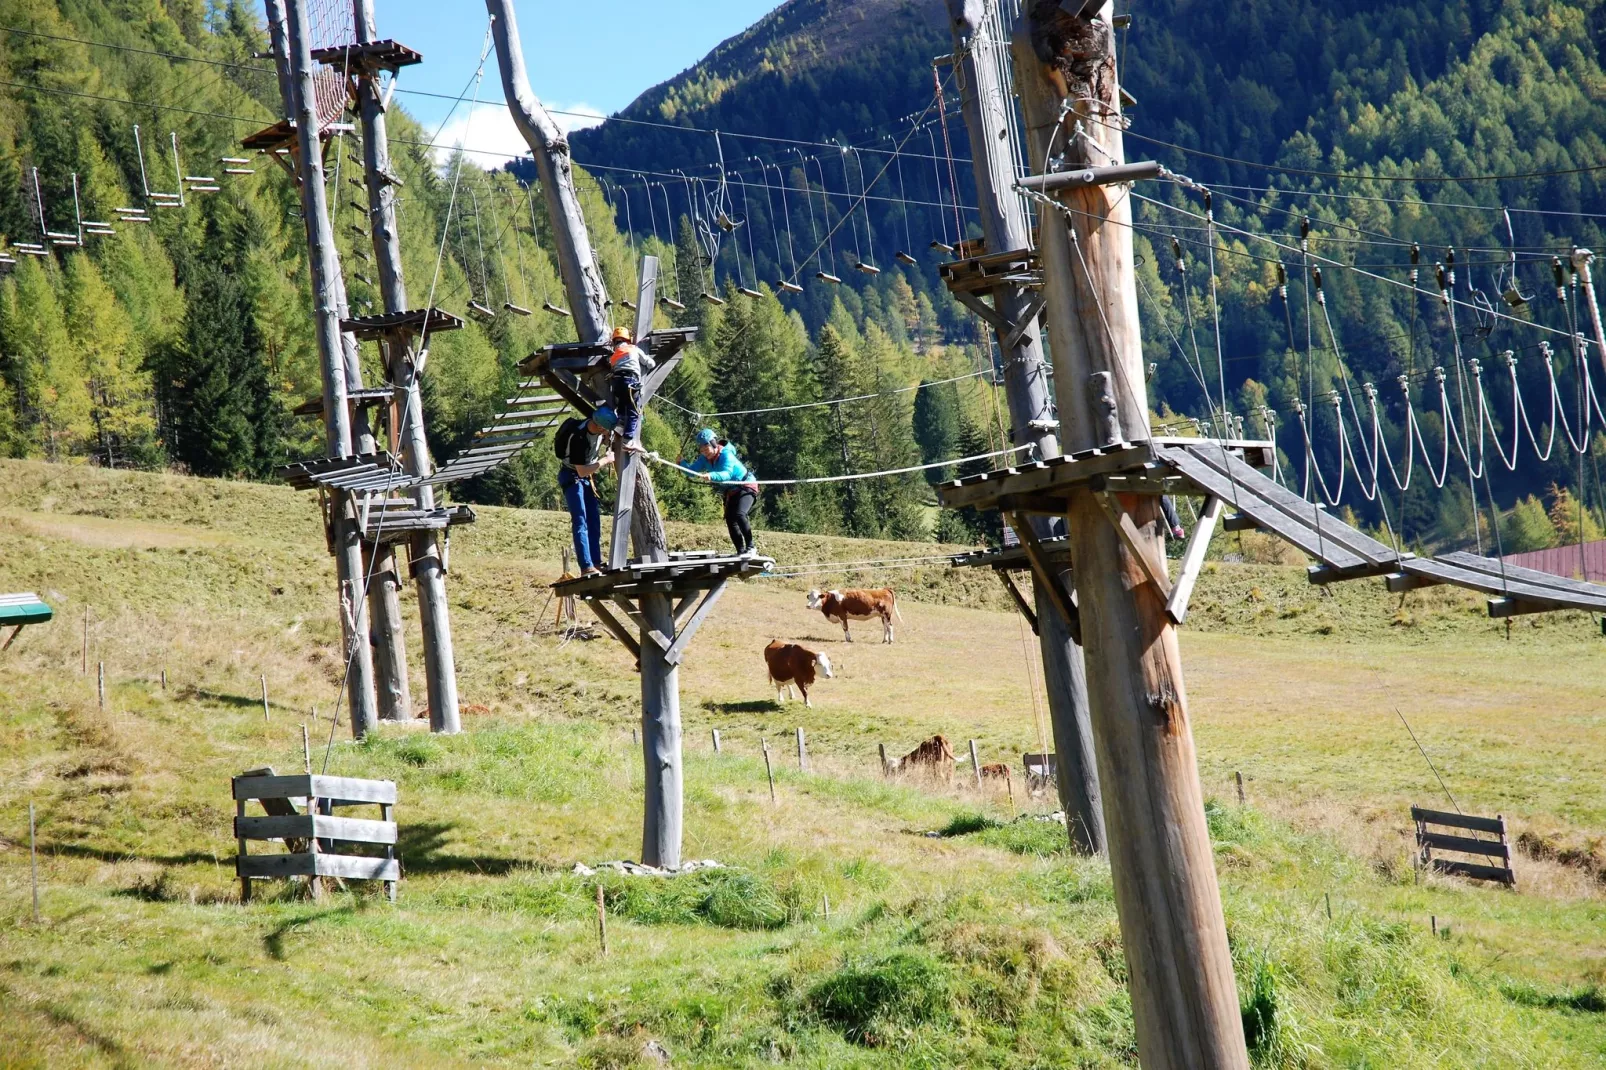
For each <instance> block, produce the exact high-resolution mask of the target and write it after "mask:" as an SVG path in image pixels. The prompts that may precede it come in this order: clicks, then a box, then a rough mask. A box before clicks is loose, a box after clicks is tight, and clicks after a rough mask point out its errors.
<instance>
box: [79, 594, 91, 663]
mask: <svg viewBox="0 0 1606 1070" xmlns="http://www.w3.org/2000/svg"><path fill="white" fill-rule="evenodd" d="M78 671H79V672H81V673H83V674H84V675H85V676H88V675H89V607H88V606H85V607H84V653H83V659H82V660H81V661H80V662H79V665H78Z"/></svg>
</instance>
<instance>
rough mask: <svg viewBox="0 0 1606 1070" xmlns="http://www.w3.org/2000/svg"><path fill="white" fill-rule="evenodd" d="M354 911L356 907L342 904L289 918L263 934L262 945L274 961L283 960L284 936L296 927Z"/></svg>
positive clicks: (302, 926) (304, 926) (300, 927)
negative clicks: (331, 908) (266, 933)
mask: <svg viewBox="0 0 1606 1070" xmlns="http://www.w3.org/2000/svg"><path fill="white" fill-rule="evenodd" d="M355 911H356V907H353V906H343V907H336V908H335V909H333V910H324V911H320V912H319V913H317V914H304V915H302V916H301V917H299V918H291V919H290V920H289V921H287V922H284V923H283V924H281V925H280V926H279V927H278V928H277V929H274V930H273V931H272V932H271V933H269V934H268V935H266V936H264V937H263V938H262V946H263V947H265V948H267V951H268V955H269V956H270V957H271V958H272V959H273V960H274V961H275V962H283V961H284V960H285V955H284V938H285V937H286V936H289V935H290V934H291V933H293V932H295V931H296V930H297V929H304V928H306V927H307V926H308V925H311V924H312V923H313V922H315V921H322V920H323V919H325V918H331V917H334V916H335V915H337V914H351V913H354V912H355Z"/></svg>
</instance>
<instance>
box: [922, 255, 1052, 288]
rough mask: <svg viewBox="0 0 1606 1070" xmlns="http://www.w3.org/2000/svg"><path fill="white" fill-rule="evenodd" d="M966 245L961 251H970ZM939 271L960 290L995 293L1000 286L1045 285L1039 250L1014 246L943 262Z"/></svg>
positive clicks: (946, 281) (943, 277) (944, 281)
mask: <svg viewBox="0 0 1606 1070" xmlns="http://www.w3.org/2000/svg"><path fill="white" fill-rule="evenodd" d="M968 251H969V249H967V248H966V247H965V246H964V245H963V244H961V245H960V246H959V247H958V252H960V253H961V254H963V253H965V252H968ZM937 273H938V274H939V275H941V276H942V281H943V283H944V284H945V285H946V286H947V287H948V289H950V290H952V291H954V293H955V294H959V293H992V292H993V291H994V290H996V289H998V288H999V287H1009V286H1025V287H1032V288H1035V287H1039V286H1041V285H1042V284H1043V262H1042V260H1041V259H1040V258H1039V257H1038V255H1037V251H1036V250H1035V249H1014V250H1010V251H1008V252H1002V253H985V252H984V253H981V254H980V255H978V256H971V257H967V258H965V259H962V260H955V261H953V262H951V263H947V264H940V265H938V267H937Z"/></svg>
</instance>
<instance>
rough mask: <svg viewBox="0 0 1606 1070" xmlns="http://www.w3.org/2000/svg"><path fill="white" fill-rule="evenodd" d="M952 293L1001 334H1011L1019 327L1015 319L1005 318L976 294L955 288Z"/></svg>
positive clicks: (957, 299)
mask: <svg viewBox="0 0 1606 1070" xmlns="http://www.w3.org/2000/svg"><path fill="white" fill-rule="evenodd" d="M952 293H953V295H954V299H955V300H956V301H958V302H959V303H960V304H962V305H964V306H965V307H966V308H968V309H970V310H971V311H972V312H974V313H975V314H976V315H978V316H980V317H981V318H982V319H983V320H984V321H986V323H987V325H988V326H989V327H991V328H992V329H993V330H995V331H997V332H999V333H1000V334H1004V335H1009V334H1012V333H1014V331H1015V330H1016V329H1017V325H1016V323H1015V322H1014V321H1013V320H1009V319H1005V318H1004V317H1003V316H1002V315H1000V314H999V313H998V312H997V311H996V310H994V309H993V308H992V307H991V306H990V305H988V304H987V302H985V301H983V300H982V299H981V298H979V297H977V296H976V295H975V294H973V293H967V292H966V291H964V290H954V291H952Z"/></svg>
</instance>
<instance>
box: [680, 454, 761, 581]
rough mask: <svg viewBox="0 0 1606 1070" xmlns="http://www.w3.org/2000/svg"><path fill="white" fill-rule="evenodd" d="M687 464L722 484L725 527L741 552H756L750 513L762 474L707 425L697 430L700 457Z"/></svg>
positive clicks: (751, 553) (747, 555)
mask: <svg viewBox="0 0 1606 1070" xmlns="http://www.w3.org/2000/svg"><path fill="white" fill-rule="evenodd" d="M683 467H685V468H689V469H691V470H692V471H693V472H697V473H698V474H700V475H702V476H703V477H704V478H705V479H707V480H708V481H709V482H710V483H714V484H717V485H718V487H719V489H720V492H721V493H722V494H724V495H725V527H726V529H727V530H728V531H729V532H730V536H731V542H732V543H734V544H735V546H736V553H737V555H738V556H740V557H752V556H753V555H754V554H756V553H757V552H758V547H757V546H756V545H755V544H754V542H753V526H752V525H751V524H750V523H748V520H747V514H749V513H751V512H752V511H753V505H754V503H756V502H757V501H758V483H757V479H758V477H757V476H756V475H755V474H754V473H753V472H752V471H751V470H749V469H748V467H747V466H746V465H745V464H743V463H742V462H741V458H739V457H737V456H736V447H735V446H732V445H731V444H730V443H729V442H726V441H724V440H722V439H721V438H720V437H719V436H718V435H716V434H715V433H714V430H713V428H711V427H705V428H703V429H702V430H701V431H699V432H697V456H696V457H693V458H692V460H691V463H690V464H685V465H683Z"/></svg>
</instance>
